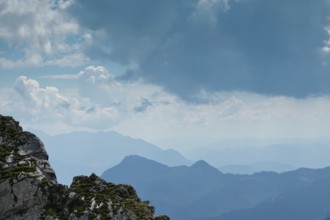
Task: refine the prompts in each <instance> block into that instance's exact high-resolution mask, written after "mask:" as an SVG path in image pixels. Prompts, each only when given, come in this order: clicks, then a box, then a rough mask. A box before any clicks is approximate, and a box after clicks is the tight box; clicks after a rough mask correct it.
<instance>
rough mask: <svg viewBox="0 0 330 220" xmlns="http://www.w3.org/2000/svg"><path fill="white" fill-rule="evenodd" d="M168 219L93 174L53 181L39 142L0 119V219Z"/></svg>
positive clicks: (130, 190) (12, 122)
mask: <svg viewBox="0 0 330 220" xmlns="http://www.w3.org/2000/svg"><path fill="white" fill-rule="evenodd" d="M2 219H10V220H11V219H12V220H23V219H24V220H35V219H45V220H55V219H59V220H60V219H61V220H62V219H72V220H85V219H86V220H87V219H115V220H126V219H127V220H128V219H131V220H134V219H137V220H141V219H151V220H167V219H169V218H168V217H167V216H158V217H156V216H155V215H154V208H153V207H152V206H150V205H149V203H148V202H144V201H141V200H140V198H139V197H138V196H137V194H136V191H135V189H134V188H133V187H132V186H130V185H123V184H119V185H116V184H112V183H108V182H106V181H104V180H102V179H101V178H99V177H98V176H96V175H95V174H92V175H91V176H89V177H88V176H77V177H74V179H73V182H72V184H71V186H70V187H67V186H64V185H61V184H59V183H57V181H56V174H55V172H54V170H53V169H52V167H51V166H50V164H49V162H48V154H47V152H46V150H45V148H44V145H43V143H42V142H41V141H40V139H39V138H38V137H37V136H35V135H34V134H32V133H30V132H26V131H23V130H22V128H21V126H20V125H19V123H18V122H17V121H15V120H14V119H13V118H12V117H6V116H2V115H0V220H2Z"/></svg>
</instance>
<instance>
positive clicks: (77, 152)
mask: <svg viewBox="0 0 330 220" xmlns="http://www.w3.org/2000/svg"><path fill="white" fill-rule="evenodd" d="M35 133H37V134H38V136H39V137H40V138H41V139H42V140H43V142H44V143H45V147H46V149H47V151H48V152H49V153H50V154H51V155H52V157H51V158H50V162H51V164H52V166H53V167H54V169H55V170H56V171H57V172H58V173H60V175H59V176H58V181H59V182H61V183H65V184H70V182H71V180H72V177H73V176H75V175H78V174H86V175H89V174H91V173H93V172H94V173H97V174H101V173H102V172H103V171H104V170H105V169H107V168H109V167H112V166H115V165H116V164H118V163H119V162H120V161H121V160H122V159H123V158H124V157H125V156H127V155H131V154H136V155H141V156H144V157H146V158H150V159H153V160H157V161H160V162H162V163H164V164H168V165H170V166H175V165H183V164H189V163H191V162H190V161H189V160H187V159H186V158H185V157H183V156H182V155H181V154H180V153H179V152H177V151H175V150H162V149H160V148H159V147H157V146H155V145H153V144H150V143H147V142H145V141H143V140H141V139H134V138H130V137H127V136H123V135H120V134H119V133H116V132H94V133H91V132H73V133H69V134H62V135H55V136H49V135H47V134H45V133H42V132H40V131H36V132H35Z"/></svg>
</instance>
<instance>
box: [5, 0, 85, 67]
mask: <svg viewBox="0 0 330 220" xmlns="http://www.w3.org/2000/svg"><path fill="white" fill-rule="evenodd" d="M72 4H73V1H72V0H60V1H55V0H45V1H44V0H12V1H6V0H1V1H0V5H1V7H0V42H1V47H0V50H1V51H3V52H4V54H5V57H2V58H0V67H2V68H23V67H29V66H41V65H59V66H74V65H80V64H81V63H83V62H84V61H85V60H87V56H85V55H84V54H82V53H81V51H80V49H81V45H82V43H84V42H85V41H86V39H85V38H84V35H83V34H82V33H81V30H80V27H79V25H78V23H77V22H76V21H75V19H74V18H73V17H72V16H71V15H70V14H68V13H67V10H68V8H70V6H71V5H72ZM81 36H82V37H81ZM64 57H65V60H67V62H63V61H65V60H64V59H63V58H64Z"/></svg>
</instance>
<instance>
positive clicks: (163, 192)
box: [102, 156, 330, 220]
mask: <svg viewBox="0 0 330 220" xmlns="http://www.w3.org/2000/svg"><path fill="white" fill-rule="evenodd" d="M102 178H104V179H106V180H108V181H112V182H115V183H116V182H123V183H131V184H132V185H133V186H134V187H135V188H136V189H137V191H138V192H139V195H141V197H142V198H148V199H149V200H150V201H151V203H152V204H154V205H155V206H156V207H157V209H156V212H157V213H158V214H162V213H167V214H168V215H170V217H171V219H174V220H176V219H177V220H181V219H183V220H190V219H191V220H197V219H198V220H206V219H208V218H209V219H214V220H227V219H228V220H240V219H242V220H243V219H244V220H259V219H260V220H262V219H274V220H275V219H281V220H282V219H283V220H286V219H287V220H303V219H306V220H307V219H308V218H299V217H301V216H308V217H309V220H314V219H315V220H321V219H319V217H320V216H321V217H323V218H325V217H327V216H330V200H329V199H328V198H330V196H329V195H330V183H329V185H327V183H328V181H329V180H330V167H328V168H324V169H315V170H314V169H305V168H304V169H298V170H295V171H291V172H286V173H282V174H278V173H275V172H260V173H256V174H254V175H233V174H223V173H221V172H220V171H219V170H217V169H216V168H214V167H212V166H210V165H209V164H208V163H206V162H205V161H197V162H196V163H194V164H193V165H191V166H175V167H169V166H166V165H164V164H161V163H158V162H156V161H152V160H148V159H145V158H143V157H140V156H129V157H126V158H125V159H124V160H122V162H121V163H119V164H118V165H117V166H114V167H113V168H110V169H108V170H106V171H105V172H104V173H103V174H102ZM320 186H328V187H321V188H320ZM299 192H301V193H299ZM307 192H309V193H307ZM305 194H306V195H305ZM298 195H300V196H298ZM312 195H317V197H315V196H314V198H313V197H312ZM297 196H298V197H297ZM328 196H329V197H328ZM318 197H319V202H316V201H315V199H316V198H318ZM295 199H296V200H297V201H296V203H297V204H299V205H301V207H300V208H301V210H300V212H301V213H299V214H297V213H294V211H292V212H290V210H289V211H287V213H288V214H287V218H285V217H284V216H285V214H283V215H276V211H273V212H269V213H273V214H271V215H273V216H272V217H269V216H267V215H266V214H267V213H264V211H263V210H278V211H279V212H284V211H283V210H284V208H285V207H290V206H289V204H290V202H289V201H291V205H293V204H294V202H295ZM308 199H311V201H314V203H315V204H316V205H315V206H310V207H306V205H304V201H308ZM313 199H314V200H313ZM327 201H329V202H327ZM292 203H293V204H292ZM281 204H286V206H284V205H281ZM306 204H309V203H308V202H306ZM299 205H298V206H299ZM316 206H318V207H316ZM296 209H297V210H296ZM296 209H293V208H292V210H295V211H298V209H299V207H298V208H296ZM320 209H323V212H322V213H321V214H319V213H318V212H319V210H320ZM305 212H308V214H306V213H305ZM256 213H259V215H256ZM260 213H261V214H260ZM304 213H305V214H304ZM276 216H277V217H278V218H276ZM268 217H269V218H268Z"/></svg>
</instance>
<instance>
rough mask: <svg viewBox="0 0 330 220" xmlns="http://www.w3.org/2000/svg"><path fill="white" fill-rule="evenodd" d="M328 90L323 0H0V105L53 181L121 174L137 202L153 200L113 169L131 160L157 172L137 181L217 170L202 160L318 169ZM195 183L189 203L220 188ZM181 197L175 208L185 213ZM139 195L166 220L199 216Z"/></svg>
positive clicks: (329, 47)
mask: <svg viewBox="0 0 330 220" xmlns="http://www.w3.org/2000/svg"><path fill="white" fill-rule="evenodd" d="M329 85H330V1H329V0H139V1H135V0H118V1H117V0H94V1H90V0H0V114H2V115H9V116H13V117H14V118H15V119H16V120H18V121H19V122H20V124H21V125H22V127H23V128H24V129H25V130H29V131H32V132H34V133H36V134H37V135H38V136H39V137H40V139H41V140H42V141H43V142H44V143H45V148H46V150H47V151H48V152H49V154H50V163H51V164H52V165H53V167H54V169H55V170H56V171H60V172H61V174H58V175H57V176H58V180H59V182H62V183H65V184H70V182H71V180H72V177H73V176H74V175H79V174H86V175H89V174H90V173H92V172H95V173H96V174H98V175H101V174H102V173H103V175H102V177H103V178H105V179H106V178H109V180H110V181H112V180H113V181H117V180H118V181H122V180H125V181H127V183H131V182H130V181H133V182H134V181H135V182H134V184H136V185H134V186H137V188H138V191H139V190H140V191H139V192H141V193H142V197H143V198H147V199H148V198H149V196H150V195H151V196H156V195H157V196H160V197H161V196H163V195H160V194H158V193H159V191H156V190H155V191H152V192H151V191H147V192H145V191H143V190H144V189H143V186H145V185H144V184H147V183H144V182H143V181H145V179H143V178H142V179H141V180H140V179H139V178H140V177H141V176H138V175H137V176H136V178H135V179H132V180H131V179H129V178H127V179H125V178H126V177H125V178H124V179H120V178H119V177H118V176H116V175H119V174H120V175H119V176H121V175H122V173H125V172H126V171H127V170H126V168H127V167H129V165H131V164H135V163H141V164H144V165H141V169H142V167H144V168H145V170H144V171H146V170H148V172H149V171H150V173H152V172H155V173H157V175H160V174H162V173H163V172H164V173H165V174H164V177H163V176H162V177H161V178H159V179H157V178H156V177H155V178H152V179H151V180H150V181H149V180H148V181H149V182H148V183H149V184H150V183H152V184H154V185H158V184H160V183H163V182H162V181H163V180H164V179H166V180H168V178H169V176H170V174H169V173H171V172H173V173H175V174H178V173H180V172H183V173H185V169H187V170H189V169H192V170H193V171H189V172H188V171H187V172H188V173H189V175H190V174H191V175H195V173H194V172H197V171H198V169H207V170H208V171H207V172H206V171H205V172H203V175H206V176H205V177H204V176H203V177H201V178H205V179H208V178H211V177H210V176H212V178H213V177H214V176H217V177H216V178H215V177H214V178H215V179H217V180H216V181H218V180H219V178H220V179H221V178H224V177H219V174H218V173H217V172H218V171H217V172H215V171H214V170H213V171H212V169H213V168H210V167H211V166H210V165H212V166H213V167H214V168H217V169H219V170H220V171H222V172H224V173H236V174H253V173H255V172H260V171H276V172H279V173H281V172H284V171H292V170H295V169H297V168H301V167H306V168H324V167H327V166H330V161H329V157H328V155H330V133H329V131H330V114H329V112H330V86H329ZM1 140H2V139H1ZM0 142H1V141H0ZM130 155H139V156H141V157H145V158H143V159H141V158H140V157H137V156H136V157H133V156H130ZM127 156H130V157H128V158H127ZM124 158H126V159H124ZM146 158H147V159H151V160H154V161H153V162H151V161H144V159H146ZM123 159H124V160H123ZM147 159H146V160H147ZM198 160H205V161H206V162H204V161H199V162H197V163H196V161H198ZM86 161H88V163H87V162H86ZM132 161H134V162H132ZM156 161H157V163H158V162H159V163H161V164H162V165H160V164H155V163H156ZM120 162H122V163H121V165H118V164H119V163H120ZM116 165H117V166H116ZM179 165H185V166H184V168H183V167H181V168H182V169H181V170H180V169H179V170H175V169H176V168H178V167H176V166H179ZM163 166H166V167H163ZM112 167H114V168H113V169H109V168H112ZM133 167H134V166H133ZM151 167H152V170H149V169H151ZM156 167H158V168H157V169H156ZM108 169H109V170H108ZM117 169H118V170H119V171H117ZM196 169H197V171H196ZM156 170H157V172H156ZM105 171H106V172H105ZM127 172H128V171H127ZM131 172H133V173H134V174H136V173H139V171H131V170H130V172H128V173H130V174H131ZM208 172H210V173H208ZM324 172H325V171H324ZM205 173H206V174H205ZM130 174H129V175H130ZM175 174H173V175H174V176H175V177H173V180H174V179H175V178H176V177H177V176H180V175H182V176H184V175H185V174H180V175H175ZM199 174H200V173H198V172H197V173H196V175H197V176H198V175H199ZM209 174H210V176H207V175H209ZM211 174H212V175H211ZM112 175H113V176H112ZM141 175H142V174H141ZM143 175H144V174H143ZM145 175H146V174H145ZM171 175H172V173H171ZM187 175H188V174H187ZM213 175H214V176H213ZM223 175H224V174H223ZM257 175H258V174H257ZM260 175H262V173H261V174H260ZM269 175H275V174H269ZM278 175H279V176H276V178H282V177H283V176H281V175H282V174H278ZM283 175H286V174H283ZM288 175H289V174H288ZM306 175H307V174H306ZM308 175H309V174H308ZM308 175H307V176H308ZM318 175H319V174H318ZM320 175H321V174H320ZM322 175H323V174H322ZM293 176H294V175H293ZM117 177H118V179H116V178H117ZM157 177H159V176H157ZM254 177H255V175H251V176H250V177H249V178H251V179H252V178H254ZM319 177H320V176H317V177H315V178H314V176H313V178H314V179H313V181H314V180H315V181H316V179H317V180H318V178H319ZM111 178H114V179H111ZM230 178H231V179H230V181H229V180H228V181H229V182H230V184H229V185H231V184H232V183H234V182H235V181H236V182H235V184H236V185H235V184H233V185H235V186H238V187H243V188H244V187H246V186H250V185H249V184H251V185H253V186H254V187H256V188H258V186H259V185H258V184H260V182H258V181H257V182H256V183H254V182H253V181H255V180H254V179H253V181H252V180H251V182H253V184H252V183H250V182H249V183H246V182H245V181H246V180H245V179H244V178H242V179H240V176H235V177H230ZM262 178H264V177H262ZM262 178H261V179H262ZM272 178H273V177H272ZM274 178H275V177H274ZM283 178H284V177H283ZM285 178H286V176H285ZM290 178H291V177H290ZM297 178H298V177H297ZM306 178H307V177H306ZM308 178H310V176H308ZM146 179H147V178H146ZM169 179H170V178H169ZM298 179H299V178H298ZM300 179H302V178H300ZM107 180H108V179H107ZM171 180H172V179H171ZM157 181H160V182H157ZM226 181H227V180H226ZM226 181H225V182H226ZM267 181H270V179H267V178H265V182H266V183H267V184H269V185H271V186H272V184H273V183H270V182H271V181H270V182H267ZM175 182H180V180H177V179H175ZM211 182H212V181H211V180H210V183H211ZM220 182H221V181H220ZM275 182H276V181H275ZM139 184H140V185H141V187H140V188H139V186H140V185H139ZM217 184H218V182H217ZM299 184H300V183H299ZM299 184H298V185H299ZM293 185H294V184H293V183H292V185H290V184H288V185H285V187H289V186H290V187H291V186H292V188H294V187H293ZM203 187H204V185H203ZM205 187H206V188H207V189H209V191H208V190H206V191H207V192H206V191H205V194H202V192H201V194H200V195H199V194H198V195H194V196H196V198H198V202H196V204H199V202H200V200H199V199H200V198H204V197H203V196H206V195H209V194H210V192H211V191H212V190H213V189H214V191H212V193H215V192H216V193H219V192H220V191H219V190H218V189H217V188H213V185H212V186H211V185H208V186H205ZM232 187H234V186H232ZM260 187H264V185H262V186H261V185H260ZM260 187H259V188H260ZM276 187H277V186H276ZM285 187H284V188H285ZM284 188H280V189H278V191H276V193H274V192H272V193H270V192H269V194H267V193H268V191H267V193H265V194H263V196H264V197H262V196H260V197H258V198H254V197H253V199H251V201H250V202H249V203H246V204H245V200H244V198H245V197H244V196H245V194H244V195H243V194H238V195H236V194H235V195H230V196H228V198H229V197H230V198H232V196H238V197H239V196H242V200H239V201H240V202H242V203H240V202H239V203H237V201H233V204H238V206H237V207H236V206H235V207H234V208H233V206H231V205H230V204H229V203H230V201H231V200H226V202H228V206H224V207H221V208H219V207H215V208H214V210H210V212H209V213H208V214H209V215H207V216H208V217H210V220H211V219H214V220H215V219H218V218H215V217H217V216H220V215H221V218H219V219H221V220H222V219H224V220H226V219H240V218H239V217H238V216H249V215H248V214H247V213H250V212H246V213H245V212H244V211H242V212H240V211H239V212H235V213H234V214H233V215H228V216H227V215H226V213H227V212H230V211H233V210H244V209H245V208H251V207H253V208H254V209H253V210H254V211H256V210H259V209H262V208H265V207H268V205H269V203H267V202H266V203H261V202H264V201H266V200H264V199H269V198H271V197H268V196H270V195H271V196H274V195H280V192H281V193H282V192H286V190H291V188H290V189H289V188H285V189H284ZM316 188H317V187H316ZM148 189H149V188H148ZM171 189H172V188H171ZM237 189H242V188H235V190H233V191H230V190H229V191H230V192H234V191H235V193H236V192H238V191H237ZM262 189H264V188H262ZM313 189H314V188H313ZM162 190H163V189H161V190H160V191H162ZM180 190H183V191H184V190H185V188H184V187H183V189H180ZM249 190H250V191H249ZM249 190H248V191H247V192H248V193H251V192H254V191H253V190H254V188H253V189H249ZM281 190H282V191H281ZM304 190H305V188H304ZM306 190H307V189H306ZM164 192H165V191H164ZM180 192H181V191H180ZM226 192H227V191H226V190H224V191H221V192H220V193H226ZM304 192H305V191H304ZM308 192H310V191H308ZM216 193H215V194H216ZM174 194H175V193H174ZM202 195H203V196H202ZM221 195H223V194H221ZM266 195H267V196H266ZM290 195H291V194H290ZM329 195H330V193H329ZM166 196H167V195H165V197H166ZM189 196H190V195H189ZM189 196H188V197H187V198H190V197H189ZM246 196H247V197H248V198H250V197H249V196H250V195H246ZM291 196H293V194H292V195H291ZM220 197H221V196H220ZM243 197H244V198H243ZM166 198H167V197H166ZM182 198H186V197H184V196H182ZM192 198H193V196H192V197H191V198H190V200H189V199H188V200H187V201H190V202H191V204H189V205H191V206H187V207H185V208H187V209H186V210H196V209H195V208H194V207H195V206H194V205H196V204H195V203H194V205H192V203H193V202H192V201H195V200H194V199H192ZM194 198H195V197H194ZM205 198H206V197H205ZM207 198H208V199H210V200H212V198H213V197H212V198H211V197H207ZM235 198H236V197H235ZM274 198H275V197H274ZM276 198H277V197H276ZM281 198H282V197H281ZM283 198H284V197H283ZM283 198H282V199H283ZM285 198H287V197H285ZM290 198H291V197H290ZM294 198H296V197H294ZM213 199H214V198H213ZM298 200H299V199H298ZM153 201H154V203H153V204H155V205H156V206H157V205H159V207H160V209H159V210H161V211H163V212H164V213H170V214H172V213H173V216H174V218H173V219H195V220H198V217H199V218H200V219H205V218H203V216H199V214H198V213H197V211H196V213H195V214H192V213H190V216H187V215H186V213H185V211H184V210H185V208H182V210H180V211H178V212H177V211H173V210H177V209H176V207H175V202H174V201H166V202H164V201H163V202H164V203H162V202H158V200H157V199H155V200H153V199H151V202H153ZM187 201H184V200H182V204H187ZM196 201H197V199H196ZM212 201H213V200H212ZM274 201H275V200H274ZM276 201H277V202H278V203H276ZM276 201H275V202H274V204H281V205H283V204H286V203H285V202H283V203H281V201H282V200H281V201H279V200H276ZM283 201H284V199H283ZM285 201H286V200H285ZM164 204H165V205H164ZM168 204H170V205H173V207H172V206H169V207H167V206H166V205H168ZM256 204H258V205H259V204H263V205H260V206H257V205H256ZM315 204H316V203H315ZM321 206H322V205H320V207H321ZM164 207H165V208H164ZM178 207H180V206H178ZM196 207H197V206H196ZM279 207H280V205H279ZM301 207H303V206H301ZM218 208H219V209H218ZM302 209H304V208H302ZM156 210H157V209H156ZM219 210H220V211H219ZM311 210H314V209H312V208H311ZM315 212H316V213H317V212H318V211H315ZM224 213H225V215H224V216H223V215H222V214H224ZM251 213H252V212H251ZM251 213H250V214H251ZM311 213H312V211H311ZM327 214H328V213H326V214H324V215H323V216H321V215H320V216H319V217H318V218H314V217H315V216H313V217H310V218H309V220H311V219H316V220H321V217H322V220H323V218H324V217H327ZM270 215H271V214H270ZM192 216H194V218H193V217H192ZM205 216H206V215H205ZM251 216H253V214H251ZM306 216H307V215H306ZM306 216H305V217H306ZM328 216H330V213H329V215H328ZM213 217H214V218H213ZM274 218H275V217H274ZM306 218H308V217H306ZM246 219H249V218H248V217H247V218H246ZM251 219H254V218H253V217H251ZM255 219H258V218H255ZM260 219H262V218H260ZM278 219H285V218H278ZM289 219H303V218H300V217H297V218H294V217H292V218H289Z"/></svg>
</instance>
